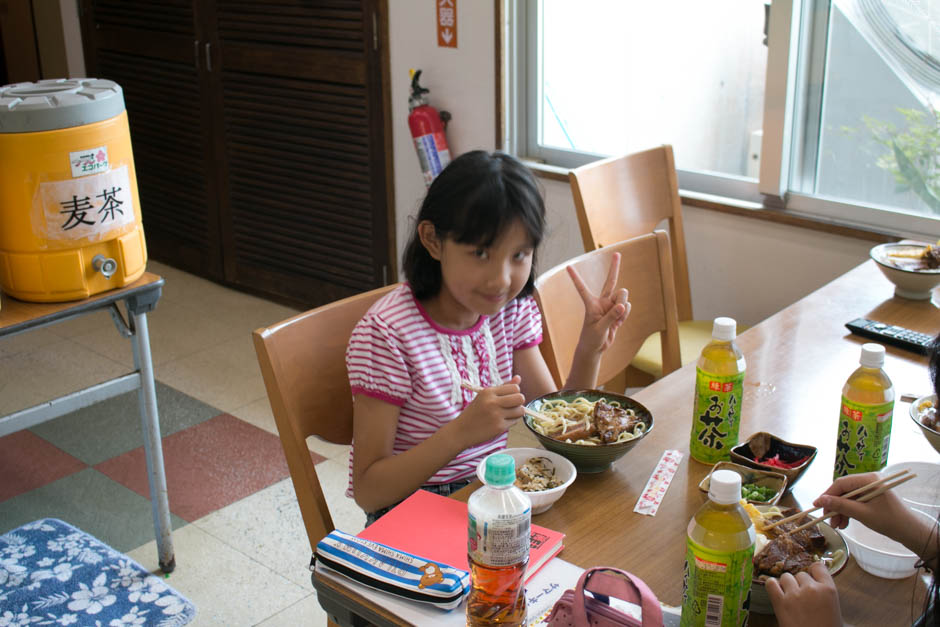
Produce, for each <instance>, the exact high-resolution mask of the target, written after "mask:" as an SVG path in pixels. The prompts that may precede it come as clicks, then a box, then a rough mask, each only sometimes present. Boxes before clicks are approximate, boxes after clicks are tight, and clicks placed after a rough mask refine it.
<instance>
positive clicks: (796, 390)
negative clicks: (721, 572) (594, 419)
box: [314, 261, 940, 625]
mask: <svg viewBox="0 0 940 627" xmlns="http://www.w3.org/2000/svg"><path fill="white" fill-rule="evenodd" d="M767 289H773V286H768V288H767ZM893 294H894V286H893V285H892V284H890V283H889V282H888V281H887V279H885V278H884V277H883V276H882V274H881V273H880V271H879V270H878V269H877V267H876V266H875V264H874V262H872V261H867V262H865V263H863V264H862V265H860V266H859V267H857V268H855V269H853V270H851V271H850V272H848V273H846V274H845V275H843V276H841V277H839V278H838V279H836V280H835V281H833V282H831V283H829V284H828V285H825V286H823V287H822V288H820V289H819V290H817V291H816V292H813V293H812V294H810V295H809V296H807V297H806V298H803V299H802V300H800V301H798V302H796V303H794V304H793V305H791V306H789V307H787V308H786V309H784V310H783V311H781V312H779V313H777V314H775V315H774V316H772V317H770V318H768V319H767V320H765V321H763V322H761V323H760V324H758V325H756V326H754V327H752V328H751V329H749V330H748V331H746V332H745V333H743V334H742V335H741V336H740V337H739V338H738V345H739V346H740V347H741V350H742V351H743V352H744V355H745V357H746V359H747V375H746V377H745V394H744V400H743V403H742V425H741V434H740V435H741V439H742V440H743V439H745V438H747V437H748V436H749V435H750V434H751V433H754V432H757V431H770V432H772V433H774V434H776V435H778V436H780V437H782V438H783V439H785V440H788V441H791V442H799V443H808V444H813V445H815V446H817V447H818V448H819V453H818V454H817V456H816V459H815V460H814V461H813V463H812V465H811V466H810V468H809V469H808V470H807V471H806V473H805V474H804V476H803V477H802V478H801V479H800V481H799V482H798V483H797V484H796V486H795V487H794V488H793V491H792V493H791V495H788V496H786V497H785V498H784V499H783V501H782V502H781V504H782V505H790V506H796V507H806V506H808V505H809V504H810V503H811V502H812V500H813V499H814V498H815V497H816V496H817V495H819V494H820V493H821V492H823V491H824V490H825V489H826V488H827V487H828V486H829V484H830V483H831V481H832V469H833V462H834V459H835V440H836V425H837V417H838V412H839V403H840V396H841V389H842V386H843V384H844V383H845V380H846V378H847V377H848V376H849V374H850V373H851V372H852V371H853V370H854V369H855V368H857V367H858V358H859V352H860V346H861V345H862V344H863V343H864V342H865V340H863V339H861V338H858V337H856V336H854V335H851V334H849V332H848V331H847V330H846V328H845V327H844V326H843V325H844V324H845V323H846V322H848V321H850V320H852V319H854V318H859V317H865V318H871V319H874V320H881V321H884V322H890V323H893V324H898V325H901V326H906V327H908V328H911V329H914V330H916V331H921V332H924V333H930V334H936V333H938V332H940V309H938V307H940V290H935V291H934V294H933V300H932V301H910V300H905V299H899V298H894V297H893ZM628 323H629V322H628ZM884 369H885V371H886V372H887V373H888V376H889V377H890V378H891V380H892V381H893V383H894V386H895V390H896V391H897V393H898V395H899V396H900V394H902V393H906V392H910V393H914V394H917V395H921V394H927V393H929V392H931V391H932V390H931V386H930V382H929V379H928V375H927V368H926V358H925V357H923V356H920V355H916V354H913V353H909V352H906V351H902V350H900V349H895V348H892V347H887V355H886V358H885V366H884ZM694 383H695V365H694V364H690V365H687V366H685V367H683V368H681V369H680V370H677V371H676V372H673V373H672V374H670V375H669V376H667V377H664V378H663V379H661V380H659V381H657V382H656V383H654V384H653V385H650V386H649V387H647V388H644V389H643V390H642V391H640V392H639V393H637V394H636V395H635V398H636V400H638V401H640V402H641V403H643V404H644V405H646V407H648V408H649V409H650V411H651V412H652V414H653V417H654V428H653V431H652V432H651V433H650V434H649V435H648V436H647V437H646V438H645V439H644V440H643V442H642V443H641V444H640V445H639V446H637V447H636V448H634V449H633V450H631V451H630V452H629V453H628V454H627V455H626V456H625V457H623V458H621V459H620V460H619V461H618V462H617V463H616V464H615V465H614V469H613V470H612V471H607V472H604V473H600V474H594V475H585V474H581V475H579V476H578V478H577V480H576V481H575V482H574V484H572V485H571V487H569V488H568V490H567V492H566V493H565V495H564V497H562V499H561V500H560V501H559V502H558V503H556V504H555V506H554V507H552V508H551V509H550V510H548V511H547V512H545V513H543V514H540V515H538V516H536V517H534V518H533V520H534V522H537V523H538V524H540V525H542V526H544V527H549V528H551V529H557V530H559V531H563V532H564V533H565V534H566V539H565V548H564V550H563V551H562V553H561V557H562V558H564V559H565V560H567V561H569V562H573V563H574V564H577V565H578V566H581V567H585V568H586V567H590V566H596V565H607V566H616V567H619V568H623V569H626V570H629V571H630V572H633V573H634V574H636V575H638V576H640V577H642V578H643V579H644V580H645V581H646V583H647V584H649V586H650V587H651V588H652V589H653V591H654V592H655V593H656V594H657V596H658V597H659V598H660V600H661V601H663V602H664V603H668V604H671V605H679V604H680V597H681V594H682V568H683V564H684V559H685V533H686V526H687V525H688V522H689V520H690V519H691V517H692V515H693V514H694V513H695V511H696V510H697V509H698V508H699V507H700V506H701V505H702V503H704V501H705V496H704V494H703V493H702V492H701V491H699V488H698V484H699V482H700V481H701V480H702V479H703V478H704V477H705V475H706V474H707V473H708V471H709V469H710V468H711V467H710V466H708V465H705V464H701V463H698V462H696V461H694V460H692V459H691V458H690V457H689V431H690V429H691V417H692V397H693V390H694ZM534 441H535V440H534V439H533V442H534ZM667 449H677V450H679V451H681V452H682V453H683V454H684V455H685V458H684V459H683V461H682V464H681V466H680V467H679V470H678V472H677V474H676V476H675V478H674V479H673V482H672V484H671V486H670V487H669V490H668V492H667V494H666V496H665V499H664V500H663V503H662V505H661V506H660V508H659V511H658V513H657V514H656V516H654V517H649V516H642V515H639V514H636V513H634V512H633V507H634V505H635V504H636V500H637V497H638V496H639V494H640V493H641V491H642V490H643V488H644V486H645V485H646V481H647V480H648V479H649V477H650V474H651V473H652V471H653V468H654V467H655V465H656V463H657V462H658V461H659V458H660V456H661V455H662V453H663V451H665V450H667ZM912 460H916V461H929V462H935V463H936V462H938V461H940V457H938V454H937V452H936V451H934V449H933V448H932V447H931V446H930V444H929V443H928V442H927V441H926V439H925V438H924V437H923V435H922V433H921V432H920V430H919V428H918V427H917V426H916V425H915V424H914V423H913V421H912V420H911V419H910V417H909V415H908V404H907V403H902V402H900V401H898V402H896V404H895V410H894V419H893V426H892V438H891V448H890V452H889V456H888V463H889V464H892V463H896V462H899V461H912ZM473 489H475V488H474V486H473V485H471V486H469V487H468V488H466V489H464V490H462V491H461V492H459V493H458V495H457V497H458V498H460V497H462V498H463V499H464V500H465V499H466V498H468V497H469V494H470V493H471V492H472V491H473ZM926 580H927V578H926V577H922V578H921V579H917V578H908V579H903V580H887V579H880V578H877V577H874V576H872V575H869V574H867V573H865V572H864V571H862V570H861V569H860V568H858V566H857V565H856V564H855V562H854V561H853V560H849V564H848V565H847V566H846V567H845V569H844V570H843V571H842V572H841V573H840V574H839V575H838V576H837V577H836V579H835V581H836V584H837V587H838V589H839V595H840V600H841V603H842V615H843V618H844V620H845V622H846V623H849V624H853V625H910V624H911V623H912V622H913V619H914V618H916V617H917V616H919V614H920V610H921V607H922V604H923V598H924V584H923V582H924V581H926ZM314 582H315V585H316V586H317V588H318V591H319V594H320V596H321V599H323V598H324V597H326V596H328V597H334V598H336V597H337V595H339V596H342V597H343V598H344V600H346V601H348V603H344V605H345V606H346V607H347V608H348V609H349V610H350V612H351V613H352V614H358V615H360V616H368V617H369V619H370V620H371V621H373V622H378V623H379V624H403V623H401V622H400V621H398V620H396V619H395V617H393V616H390V615H389V614H388V612H387V611H385V610H383V609H382V608H377V607H375V606H374V605H372V604H368V603H363V601H362V599H361V597H358V596H357V595H356V594H355V593H354V592H352V591H350V590H349V589H347V588H344V587H343V586H342V585H340V584H337V583H335V582H333V581H329V580H326V579H325V578H321V577H315V578H314ZM912 596H913V601H912ZM347 616H349V615H347ZM340 618H343V617H340ZM343 622H346V619H344V620H343ZM775 623H776V621H775V620H774V619H773V617H771V616H765V615H760V614H754V613H752V614H751V625H773V624H775Z"/></svg>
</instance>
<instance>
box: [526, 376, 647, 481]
mask: <svg viewBox="0 0 940 627" xmlns="http://www.w3.org/2000/svg"><path fill="white" fill-rule="evenodd" d="M528 407H529V409H532V410H534V411H536V412H538V413H540V414H543V415H544V416H545V418H546V419H545V420H541V419H538V418H534V417H531V416H526V418H525V424H526V426H527V427H528V428H529V430H531V431H532V433H533V434H534V435H535V437H536V438H538V440H539V442H540V443H541V444H542V446H544V447H545V448H547V449H548V450H550V451H554V452H556V453H559V454H560V455H564V456H565V457H566V458H568V459H569V460H571V462H572V463H573V464H574V465H575V467H576V468H577V469H578V472H586V473H590V472H601V471H604V470H607V469H608V468H610V465H611V464H612V463H613V462H614V461H616V460H617V459H619V458H620V457H622V456H623V455H624V454H626V452H627V451H629V450H630V449H631V448H633V447H634V446H635V445H636V444H637V443H638V442H640V440H642V439H643V438H644V437H645V436H646V434H647V433H649V431H650V430H651V429H652V428H653V416H652V415H651V414H650V412H649V410H648V409H647V408H646V407H644V406H643V405H642V404H640V403H638V402H636V401H635V400H633V399H632V398H630V397H628V396H623V395H622V394H615V393H612V392H606V391H602V390H562V391H560V392H554V393H552V394H546V395H545V396H542V397H540V398H537V399H535V400H533V401H531V402H530V403H529V404H528Z"/></svg>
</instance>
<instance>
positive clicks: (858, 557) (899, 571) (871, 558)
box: [842, 520, 918, 579]
mask: <svg viewBox="0 0 940 627" xmlns="http://www.w3.org/2000/svg"><path fill="white" fill-rule="evenodd" d="M842 535H843V537H845V541H846V542H847V543H848V545H849V552H850V553H851V554H852V557H854V558H855V561H856V562H857V563H858V565H859V567H860V568H861V569H862V570H864V571H865V572H866V573H870V574H872V575H874V576H875V577H882V578H884V579H904V578H905V577H910V576H911V575H913V574H914V573H916V572H917V568H915V567H914V564H916V563H917V560H918V557H917V555H916V554H914V553H912V552H911V551H909V550H907V548H906V547H905V546H904V545H903V544H900V543H898V542H895V541H894V540H892V539H891V538H889V537H887V536H883V535H881V534H880V533H876V532H874V531H872V530H871V529H869V528H868V527H866V526H865V525H863V524H862V523H860V522H858V521H857V520H851V521H849V525H848V527H846V528H845V529H843V530H842Z"/></svg>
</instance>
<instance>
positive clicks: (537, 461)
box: [477, 448, 578, 516]
mask: <svg viewBox="0 0 940 627" xmlns="http://www.w3.org/2000/svg"><path fill="white" fill-rule="evenodd" d="M500 453H502V454H504V455H509V456H511V457H512V458H513V459H514V460H516V487H518V488H519V489H520V490H522V491H523V492H525V493H526V496H528V497H529V500H530V501H531V502H532V515H533V516H534V515H535V514H541V513H542V512H544V511H546V510H547V509H548V508H550V507H551V506H552V505H554V504H555V501H557V500H558V499H560V498H561V497H562V495H563V494H564V493H565V490H567V489H568V486H570V485H571V484H572V483H574V480H575V478H576V477H577V476H578V471H577V470H575V468H574V464H572V463H571V462H570V461H568V460H567V459H565V458H564V457H562V456H561V455H558V454H557V453H552V452H551V451H545V450H542V449H540V448H507V449H505V450H502V451H498V452H497V453H493V455H498V454H500ZM488 457H489V455H487V456H486V457H484V458H483V459H481V460H480V463H479V465H478V466H477V478H478V479H479V480H480V482H483V476H484V475H485V474H486V459H487V458H488Z"/></svg>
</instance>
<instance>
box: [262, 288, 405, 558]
mask: <svg viewBox="0 0 940 627" xmlns="http://www.w3.org/2000/svg"><path fill="white" fill-rule="evenodd" d="M394 287H396V286H395V285H388V286H386V287H380V288H378V289H375V290H372V291H370V292H365V293H362V294H358V295H356V296H351V297H349V298H346V299H343V300H339V301H336V302H334V303H330V304H328V305H324V306H322V307H318V308H316V309H311V310H310V311H306V312H304V313H301V314H298V315H296V316H294V317H292V318H288V319H287V320H284V321H283V322H279V323H277V324H274V325H272V326H270V327H267V328H262V329H258V330H256V331H255V332H254V333H252V339H253V340H254V344H255V352H257V354H258V364H259V365H260V366H261V376H262V377H263V378H264V386H265V388H266V389H267V392H268V400H269V401H270V403H271V410H272V412H273V413H274V422H275V423H276V424H277V432H278V434H279V435H280V438H281V445H282V446H283V447H284V456H285V457H286V458H287V466H288V468H289V469H290V477H291V481H292V482H293V484H294V492H296V493H297V504H298V505H299V506H300V514H301V516H302V517H303V521H304V527H305V528H306V530H307V538H308V539H309V540H310V550H311V551H313V550H314V549H315V548H316V546H317V543H318V542H319V541H320V540H321V539H322V538H323V537H324V536H326V535H327V534H328V533H330V532H331V531H333V529H334V528H335V527H334V525H333V518H332V517H331V516H330V511H329V509H328V508H327V505H326V499H325V498H324V497H323V490H322V489H321V487H320V481H319V479H317V471H316V469H315V468H314V466H313V460H312V459H311V457H310V450H309V449H308V448H307V438H308V437H310V436H318V437H320V438H322V439H324V440H326V441H328V442H334V443H336V444H349V443H350V442H352V434H353V421H352V410H353V407H352V395H351V393H350V391H349V379H348V377H347V374H346V345H347V343H348V342H349V336H350V335H351V334H352V330H353V327H354V326H356V323H357V322H358V321H359V319H360V318H362V316H363V314H365V313H366V311H367V310H368V309H369V307H371V306H372V304H373V303H374V302H375V301H377V300H378V299H379V298H380V297H381V296H383V295H384V294H386V293H387V292H389V291H390V290H392V289H393V288H394Z"/></svg>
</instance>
